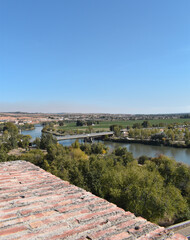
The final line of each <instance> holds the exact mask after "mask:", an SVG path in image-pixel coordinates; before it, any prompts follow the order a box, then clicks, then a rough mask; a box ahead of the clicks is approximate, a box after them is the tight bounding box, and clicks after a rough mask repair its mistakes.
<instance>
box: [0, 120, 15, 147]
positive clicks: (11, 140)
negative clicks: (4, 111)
mask: <svg viewBox="0 0 190 240" xmlns="http://www.w3.org/2000/svg"><path fill="white" fill-rule="evenodd" d="M3 135H4V136H3V137H4V139H6V142H7V144H8V146H9V147H10V149H13V148H16V147H17V146H18V128H17V126H16V125H15V124H13V123H11V122H8V123H6V124H5V126H4V128H3Z"/></svg>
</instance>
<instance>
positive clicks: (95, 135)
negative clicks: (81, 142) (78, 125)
mask: <svg viewBox="0 0 190 240" xmlns="http://www.w3.org/2000/svg"><path fill="white" fill-rule="evenodd" d="M113 133H114V132H100V133H88V134H76V135H65V136H56V138H57V141H62V140H69V139H92V138H98V137H103V136H111V135H113Z"/></svg>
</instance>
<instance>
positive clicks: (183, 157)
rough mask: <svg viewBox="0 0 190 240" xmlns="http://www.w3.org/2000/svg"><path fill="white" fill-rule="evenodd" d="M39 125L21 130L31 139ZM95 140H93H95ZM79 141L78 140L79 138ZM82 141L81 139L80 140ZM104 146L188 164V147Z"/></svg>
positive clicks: (137, 154)
mask: <svg viewBox="0 0 190 240" xmlns="http://www.w3.org/2000/svg"><path fill="white" fill-rule="evenodd" d="M42 128H43V127H42V126H41V125H36V126H35V129H34V130H30V131H22V134H24V135H31V137H32V140H34V139H35V138H36V137H41V130H42ZM74 141H75V140H74V139H72V140H63V141H60V142H59V143H60V144H62V145H63V146H70V145H71V144H72V143H73V142H74ZM96 141H97V140H95V142H96ZM79 142H80V140H79ZM81 142H82V140H81ZM104 144H105V145H106V146H108V147H109V148H110V150H113V149H114V148H116V147H118V146H121V147H126V148H127V150H128V151H129V152H132V153H133V156H134V157H135V158H138V157H140V156H142V155H146V156H148V157H156V156H157V155H160V154H163V155H166V156H168V157H172V158H174V159H175V160H176V161H178V162H183V163H186V164H189V165H190V149H189V148H173V147H164V146H151V145H144V144H139V143H115V142H104Z"/></svg>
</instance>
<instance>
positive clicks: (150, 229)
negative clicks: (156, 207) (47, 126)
mask: <svg viewBox="0 0 190 240" xmlns="http://www.w3.org/2000/svg"><path fill="white" fill-rule="evenodd" d="M2 239H3V240H4V239H6V240H11V239H14V240H15V239H22V240H25V239H27V240H28V239H31V240H37V239H48V240H56V239H68V240H73V239H78V240H79V239H80V240H82V239H83V240H89V239H91V240H92V239H93V240H96V239H99V240H100V239H102V240H103V239H110V240H116V239H128V240H134V239H140V240H146V239H147V240H150V239H152V240H153V239H154V240H161V239H162V240H165V239H173V240H177V239H178V240H184V239H186V238H185V237H183V236H182V235H179V234H174V233H172V232H169V231H168V230H166V229H165V228H163V227H159V226H158V225H156V224H153V223H150V222H148V221H147V220H145V219H144V218H141V217H135V215H134V214H132V213H130V212H125V211H124V210H123V209H121V208H118V207H117V206H116V205H114V204H112V203H109V202H107V201H106V200H104V199H101V198H99V197H96V196H94V195H93V194H91V193H89V192H86V191H85V190H83V189H81V188H78V187H76V186H73V185H71V184H69V183H68V182H66V181H62V180H61V179H59V178H57V177H55V176H53V175H51V174H50V173H48V172H46V171H44V170H42V169H40V168H39V167H37V166H35V165H33V164H31V163H29V162H25V161H14V162H5V163H1V164H0V240H2Z"/></svg>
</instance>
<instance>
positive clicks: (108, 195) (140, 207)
mask: <svg viewBox="0 0 190 240" xmlns="http://www.w3.org/2000/svg"><path fill="white" fill-rule="evenodd" d="M25 138H26V139H25ZM3 139H4V141H3V142H2V143H1V145H0V161H9V160H16V159H23V160H26V161H30V162H32V163H34V164H36V165H38V166H40V167H41V168H43V169H45V170H46V171H49V172H51V173H52V174H55V175H56V176H58V177H60V178H62V179H63V180H67V181H69V182H70V183H72V184H75V185H77V186H79V187H82V188H84V189H86V190H88V191H90V192H92V193H93V194H96V195H97V196H100V197H102V198H105V199H107V200H108V201H110V202H113V203H115V204H117V205H118V206H120V207H122V208H123V209H125V210H128V211H131V212H133V213H135V214H136V215H140V216H143V217H145V218H147V219H148V220H150V221H153V222H156V223H159V224H161V225H169V224H173V223H176V222H180V221H183V220H187V219H189V218H190V167H189V166H187V165H185V164H182V163H178V162H176V161H175V160H173V159H170V158H168V157H166V156H159V157H156V158H148V157H146V156H142V157H140V158H139V159H138V160H136V159H134V157H133V155H132V153H130V152H128V151H127V149H126V148H121V147H119V148H117V149H115V150H114V151H113V152H112V153H109V152H108V149H107V148H106V147H105V145H104V144H102V143H96V144H86V143H85V144H79V143H78V142H77V141H76V142H75V143H74V144H73V145H72V146H71V147H63V146H62V145H60V144H58V143H57V142H56V139H55V138H53V137H52V135H48V134H42V137H41V139H39V138H37V139H36V140H35V144H36V149H31V150H28V151H27V152H26V153H25V154H22V155H21V156H19V157H16V156H9V155H8V154H7V153H8V151H9V150H10V149H13V148H17V147H18V146H22V147H23V148H28V145H29V137H27V136H25V137H24V136H22V135H20V134H18V129H17V127H16V126H15V125H13V124H11V123H7V124H6V125H5V126H4V129H3Z"/></svg>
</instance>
